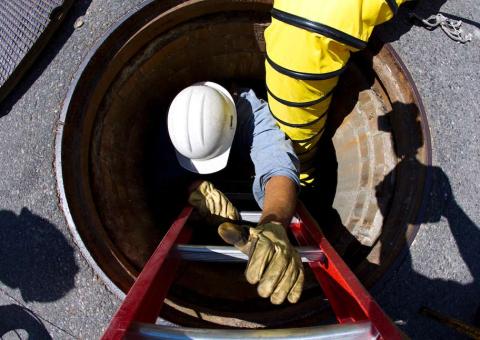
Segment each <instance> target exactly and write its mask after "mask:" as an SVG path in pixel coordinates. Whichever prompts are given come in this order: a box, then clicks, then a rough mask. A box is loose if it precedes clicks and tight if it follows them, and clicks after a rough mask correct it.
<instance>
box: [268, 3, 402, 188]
mask: <svg viewBox="0 0 480 340" xmlns="http://www.w3.org/2000/svg"><path fill="white" fill-rule="evenodd" d="M406 1H408V0H341V1H338V0H322V1H318V0H274V5H273V9H272V23H271V25H270V26H269V27H268V28H267V29H266V31H265V42H266V49H267V56H266V61H265V67H266V85H267V89H268V104H269V106H270V110H271V112H272V114H273V116H274V118H275V119H276V121H277V124H278V125H279V126H280V128H281V129H282V131H284V132H285V134H286V135H287V136H288V137H289V138H290V139H291V140H292V142H293V147H294V149H295V152H296V153H297V155H298V157H299V159H300V163H301V173H300V180H301V183H302V185H303V186H312V187H313V186H315V183H314V182H315V175H314V173H315V168H314V165H313V160H314V156H315V153H316V150H317V144H318V141H319V140H320V137H321V136H322V133H323V131H324V129H325V122H326V120H327V112H328V108H329V106H330V102H331V100H332V92H333V89H334V88H335V86H336V85H337V82H338V77H339V76H340V75H341V74H342V72H343V71H344V70H345V67H346V64H347V61H348V59H349V58H350V53H351V52H355V51H359V50H361V49H363V48H365V47H366V46H367V42H368V39H369V38H370V35H371V33H372V30H373V28H374V27H375V26H376V25H379V24H381V23H383V22H385V21H387V20H389V19H391V18H392V17H393V16H394V15H395V13H396V12H397V9H398V6H399V5H401V4H402V3H404V2H406Z"/></svg>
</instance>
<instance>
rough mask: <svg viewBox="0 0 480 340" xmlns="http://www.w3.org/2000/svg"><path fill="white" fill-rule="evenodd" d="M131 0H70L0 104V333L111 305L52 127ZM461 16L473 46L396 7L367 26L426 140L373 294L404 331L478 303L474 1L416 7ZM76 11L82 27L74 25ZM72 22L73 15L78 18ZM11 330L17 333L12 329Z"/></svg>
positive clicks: (442, 330) (105, 310)
mask: <svg viewBox="0 0 480 340" xmlns="http://www.w3.org/2000/svg"><path fill="white" fill-rule="evenodd" d="M140 4H141V1H140V0H93V1H87V0H80V1H77V2H76V3H75V4H74V6H73V8H72V9H71V11H70V13H69V15H68V17H67V19H66V20H65V22H64V23H63V24H62V26H61V28H60V29H59V30H58V31H57V33H56V34H55V36H54V37H53V39H52V40H51V41H50V43H49V44H48V46H47V48H46V49H45V50H44V52H42V54H41V55H40V57H39V59H38V60H37V61H36V63H35V65H34V67H33V68H32V69H31V70H30V71H29V72H28V73H27V75H26V76H25V77H24V78H23V80H22V81H21V82H20V83H19V85H18V86H17V88H16V90H15V91H14V92H13V93H12V94H11V95H10V96H9V97H8V98H7V100H6V101H5V102H3V103H1V104H0V204H1V205H0V209H1V210H0V336H2V334H3V337H2V338H5V339H9V338H18V337H20V338H26V337H27V334H29V335H30V336H32V338H39V339H44V338H49V337H51V338H54V339H69V338H80V339H95V338H98V337H99V336H100V335H101V334H102V332H103V329H104V328H105V326H106V325H107V323H108V321H109V319H110V318H111V316H112V314H113V313H114V311H115V310H116V308H117V307H118V305H119V301H118V299H117V298H116V297H115V296H114V295H113V294H112V293H110V292H109V291H108V290H107V289H106V288H105V286H104V284H103V283H102V282H101V280H100V279H99V278H98V277H97V276H96V275H95V273H94V272H93V270H92V269H91V268H90V267H89V265H88V264H87V262H86V261H85V260H84V259H83V258H82V256H81V254H80V252H79V251H78V249H77V247H76V246H75V244H74V242H73V240H72V237H71V235H70V233H69V231H68V228H67V226H66V222H65V219H64V217H63V215H62V212H61V210H60V209H59V206H58V199H57V196H56V182H55V177H54V170H53V158H54V134H55V129H56V122H57V120H58V118H59V113H60V111H61V108H62V103H63V99H64V97H65V95H66V92H67V89H68V86H69V84H70V81H71V79H72V77H73V75H74V74H75V72H76V70H77V68H78V66H79V65H80V63H81V61H82V59H83V58H84V57H85V55H86V54H87V53H88V52H89V50H90V48H91V47H92V46H93V44H94V43H95V41H96V40H97V39H99V38H100V37H101V36H102V34H103V33H104V32H105V31H106V30H107V28H108V27H109V26H110V25H112V24H113V23H114V22H115V21H117V20H118V19H119V18H120V17H121V16H122V15H124V14H125V13H127V12H128V11H129V10H132V9H134V8H135V7H136V6H139V5H140ZM438 11H441V12H443V13H446V14H449V15H451V16H456V17H459V18H462V20H463V21H464V23H463V28H464V29H465V30H466V31H467V32H470V33H472V36H473V39H472V42H470V43H468V44H465V45H462V44H459V43H456V42H454V41H452V40H450V39H449V38H448V37H447V36H446V35H445V34H444V33H443V32H442V31H441V29H436V30H433V31H428V30H426V29H424V28H422V27H418V26H413V27H412V26H411V25H410V24H408V20H407V12H406V11H405V10H402V11H401V12H400V14H399V16H398V17H397V18H396V19H395V20H394V21H393V22H390V23H388V24H386V25H384V26H383V27H380V28H379V29H378V32H377V34H378V35H379V36H380V38H381V39H383V40H385V41H391V42H392V45H393V46H394V48H395V49H396V51H397V52H398V54H399V55H400V57H401V58H402V60H403V61H404V63H405V64H406V66H407V68H408V69H409V71H410V73H411V75H412V77H413V79H414V81H415V82H416V84H417V87H418V90H419V93H420V96H421V98H422V100H423V102H424V105H425V108H426V111H427V115H428V119H429V124H430V130H431V135H432V142H433V167H432V168H431V174H432V178H433V185H432V188H431V190H430V192H429V195H428V198H427V202H428V203H427V205H428V207H427V214H426V215H425V216H424V218H423V219H422V220H421V221H420V222H422V225H421V227H420V231H419V233H418V235H417V237H416V238H415V241H414V242H413V244H412V246H411V247H410V249H409V250H408V251H406V252H405V256H404V257H403V259H402V262H401V263H399V264H398V265H397V266H396V267H395V268H394V269H393V270H392V271H391V273H389V274H388V275H387V276H386V278H385V279H384V280H382V282H380V283H379V284H378V285H377V286H376V287H375V288H374V290H373V294H374V296H375V297H376V298H377V301H378V302H379V303H380V305H381V306H382V307H383V308H384V309H385V311H386V312H387V313H388V314H389V316H390V317H391V318H392V319H393V320H395V321H396V322H397V324H398V325H399V326H400V328H401V329H402V330H403V331H404V332H405V333H406V334H408V335H409V336H410V337H412V338H415V339H433V338H435V339H452V338H459V339H461V338H463V336H462V335H460V334H459V333H457V332H455V331H453V330H451V329H449V328H447V327H446V326H444V325H441V324H439V323H437V322H435V321H433V320H431V319H429V318H426V317H424V316H422V315H420V314H419V313H418V311H419V308H421V307H422V306H427V307H429V308H432V309H434V310H437V311H439V312H441V313H443V314H446V315H449V316H451V317H455V318H458V319H461V320H463V321H465V322H467V323H473V322H474V318H475V312H476V310H477V308H478V307H479V305H480V284H479V280H480V259H479V255H480V250H479V249H480V230H479V226H480V205H479V200H480V182H479V178H480V147H479V136H480V104H479V97H480V90H479V80H480V24H479V22H480V3H479V2H478V0H456V1H445V0H440V1H437V0H431V1H429V2H425V1H424V2H422V3H421V4H420V5H419V6H418V7H417V9H416V12H417V13H418V14H420V15H427V14H432V13H436V12H438ZM79 17H82V20H83V25H81V26H80V27H78V26H79V25H76V26H77V27H78V28H74V23H75V21H76V20H77V19H78V18H79ZM77 23H78V22H77ZM14 329H23V330H21V331H18V332H16V333H15V332H13V331H12V330H14Z"/></svg>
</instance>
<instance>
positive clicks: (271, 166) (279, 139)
mask: <svg viewBox="0 0 480 340" xmlns="http://www.w3.org/2000/svg"><path fill="white" fill-rule="evenodd" d="M236 107H237V130H236V132H235V139H234V142H233V143H234V145H233V146H234V148H235V149H238V147H239V145H240V147H241V148H242V149H245V148H248V149H249V150H250V158H251V160H252V162H253V165H254V167H255V179H254V181H253V188H252V191H253V195H254V197H255V200H256V201H257V203H258V205H259V206H260V208H263V199H264V196H265V185H266V184H267V182H268V180H269V179H270V178H271V177H272V176H286V177H289V178H290V179H291V180H292V181H293V182H294V183H295V184H296V185H297V189H299V188H300V179H299V170H300V162H299V160H298V157H297V156H296V154H295V151H294V150H293V147H292V143H291V142H290V140H289V139H287V138H286V136H285V133H283V131H281V130H280V129H279V127H278V126H277V125H276V123H275V119H274V118H273V116H272V114H271V113H270V109H269V107H268V104H267V103H266V102H265V101H264V100H262V99H259V98H257V96H256V95H255V92H253V90H249V89H245V90H243V91H241V93H240V95H239V98H238V100H237V102H236ZM232 156H234V157H235V156H236V155H232Z"/></svg>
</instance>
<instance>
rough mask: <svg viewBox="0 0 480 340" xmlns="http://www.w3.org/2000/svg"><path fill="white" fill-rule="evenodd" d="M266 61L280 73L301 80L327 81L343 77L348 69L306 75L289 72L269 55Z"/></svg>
mask: <svg viewBox="0 0 480 340" xmlns="http://www.w3.org/2000/svg"><path fill="white" fill-rule="evenodd" d="M266 59H267V61H268V63H269V64H270V66H272V68H273V69H274V70H275V71H277V72H278V73H281V74H284V75H286V76H289V77H291V78H294V79H299V80H327V79H331V78H334V77H337V76H339V75H341V74H342V73H343V71H345V69H346V66H343V67H342V68H340V69H338V70H336V71H332V72H327V73H305V72H297V71H292V70H289V69H288V68H285V67H283V66H280V65H278V64H277V63H276V62H274V61H273V60H272V59H270V57H269V56H268V54H267V55H266Z"/></svg>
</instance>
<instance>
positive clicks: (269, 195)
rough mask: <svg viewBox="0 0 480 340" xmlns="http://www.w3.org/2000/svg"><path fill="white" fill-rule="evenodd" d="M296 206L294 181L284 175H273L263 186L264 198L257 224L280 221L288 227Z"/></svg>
mask: <svg viewBox="0 0 480 340" xmlns="http://www.w3.org/2000/svg"><path fill="white" fill-rule="evenodd" d="M296 206H297V188H296V186H295V183H294V182H293V181H292V180H291V179H290V178H288V177H285V176H273V177H272V178H270V179H269V180H268V182H267V184H266V186H265V199H264V203H263V212H262V217H261V218H260V222H259V224H264V223H268V222H278V223H281V224H282V225H283V226H284V227H285V228H287V227H288V225H289V224H290V221H291V219H292V216H293V214H294V213H295V208H296Z"/></svg>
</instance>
